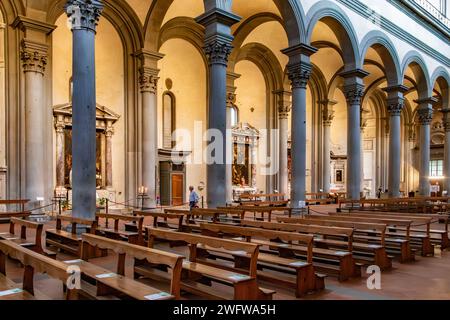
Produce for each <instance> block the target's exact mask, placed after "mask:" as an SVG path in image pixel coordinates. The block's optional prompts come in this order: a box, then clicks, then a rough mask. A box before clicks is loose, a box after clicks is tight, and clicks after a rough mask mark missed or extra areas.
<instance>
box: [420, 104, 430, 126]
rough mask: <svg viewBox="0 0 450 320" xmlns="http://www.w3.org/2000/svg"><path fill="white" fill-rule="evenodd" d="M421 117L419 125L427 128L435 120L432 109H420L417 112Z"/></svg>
mask: <svg viewBox="0 0 450 320" xmlns="http://www.w3.org/2000/svg"><path fill="white" fill-rule="evenodd" d="M417 113H418V115H419V123H420V125H422V126H427V125H430V124H431V121H432V120H433V109H432V108H419V109H418V110H417Z"/></svg>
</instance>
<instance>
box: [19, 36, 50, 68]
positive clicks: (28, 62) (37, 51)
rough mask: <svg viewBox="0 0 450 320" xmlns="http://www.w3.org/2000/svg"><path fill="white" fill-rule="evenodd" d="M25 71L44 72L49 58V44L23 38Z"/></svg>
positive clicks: (21, 56)
mask: <svg viewBox="0 0 450 320" xmlns="http://www.w3.org/2000/svg"><path fill="white" fill-rule="evenodd" d="M20 58H21V60H22V65H23V71H24V72H38V73H41V74H44V72H45V67H46V66H47V59H48V46H47V45H45V44H41V43H37V42H34V41H30V40H22V51H21V53H20Z"/></svg>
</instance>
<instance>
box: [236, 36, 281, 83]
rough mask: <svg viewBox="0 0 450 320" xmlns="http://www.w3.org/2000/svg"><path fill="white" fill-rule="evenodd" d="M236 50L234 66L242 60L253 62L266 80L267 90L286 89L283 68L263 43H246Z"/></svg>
mask: <svg viewBox="0 0 450 320" xmlns="http://www.w3.org/2000/svg"><path fill="white" fill-rule="evenodd" d="M236 51H237V55H236V59H235V60H234V61H233V62H232V65H233V69H232V70H231V71H233V72H234V66H235V65H236V64H237V63H238V62H239V61H242V60H248V61H251V62H253V63H254V64H255V65H256V66H257V67H258V68H259V69H260V71H261V73H262V74H263V76H264V79H265V81H266V86H267V88H268V90H288V89H289V87H287V88H285V87H284V82H283V69H282V68H281V65H280V63H279V62H278V59H277V57H276V56H275V55H274V54H273V52H272V51H271V50H270V49H269V48H267V47H266V46H265V45H263V44H260V43H248V44H246V45H245V46H243V47H241V48H240V49H239V50H236Z"/></svg>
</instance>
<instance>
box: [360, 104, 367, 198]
mask: <svg viewBox="0 0 450 320" xmlns="http://www.w3.org/2000/svg"><path fill="white" fill-rule="evenodd" d="M363 112H364V110H362V111H361V126H360V129H361V177H360V178H361V183H360V192H361V195H363V196H364V192H365V191H364V183H365V180H364V132H365V131H366V128H367V119H364V118H363V117H362V113H363Z"/></svg>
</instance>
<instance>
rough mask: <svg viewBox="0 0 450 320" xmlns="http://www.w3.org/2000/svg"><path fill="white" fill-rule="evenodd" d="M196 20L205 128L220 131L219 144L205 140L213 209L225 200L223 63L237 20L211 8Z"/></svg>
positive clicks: (225, 59)
mask: <svg viewBox="0 0 450 320" xmlns="http://www.w3.org/2000/svg"><path fill="white" fill-rule="evenodd" d="M196 21H197V23H199V24H201V25H203V26H204V27H205V47H204V50H205V55H206V57H207V59H208V63H209V79H208V85H209V101H208V129H209V130H211V129H214V131H215V132H216V133H220V135H221V137H220V138H221V139H222V146H221V147H219V144H218V141H215V139H217V138H219V137H215V139H214V138H210V139H209V141H208V145H209V148H212V149H214V152H213V153H212V154H209V155H208V157H209V159H208V163H207V185H206V188H207V205H208V207H209V208H215V207H217V206H223V205H225V204H226V200H227V186H226V185H227V181H226V180H227V179H226V176H227V174H226V170H227V169H226V146H227V142H226V140H227V139H226V128H227V123H226V122H227V121H226V119H227V115H226V105H227V64H228V56H229V55H230V53H231V50H232V46H231V42H232V41H233V36H232V35H231V29H230V27H231V26H232V25H233V24H235V23H237V22H239V21H240V17H238V16H236V15H234V14H232V13H231V12H228V11H225V10H222V9H218V8H211V9H210V10H209V11H207V12H206V13H204V14H202V15H201V16H200V17H198V18H197V19H196ZM211 132H212V131H211ZM209 148H208V149H209Z"/></svg>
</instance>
